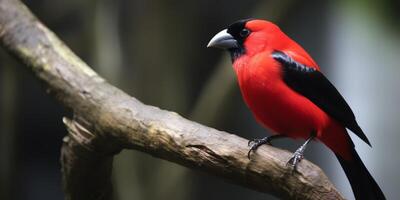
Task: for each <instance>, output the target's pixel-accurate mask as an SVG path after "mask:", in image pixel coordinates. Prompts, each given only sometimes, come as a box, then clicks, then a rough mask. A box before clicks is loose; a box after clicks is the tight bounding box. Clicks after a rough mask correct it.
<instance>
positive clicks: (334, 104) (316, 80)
mask: <svg viewBox="0 0 400 200" xmlns="http://www.w3.org/2000/svg"><path fill="white" fill-rule="evenodd" d="M272 57H273V58H274V59H275V60H277V61H278V62H280V63H281V64H282V66H283V70H284V75H283V79H284V81H285V83H286V84H287V85H288V86H289V87H290V88H292V89H293V90H294V91H296V92H298V93H300V94H301V95H303V96H304V97H306V98H308V99H309V100H310V101H312V102H313V103H314V104H315V105H317V106H318V107H319V108H321V109H322V110H323V111H324V112H325V113H327V114H328V115H329V116H331V117H332V118H334V119H335V120H336V121H338V122H339V123H341V124H342V125H343V126H345V127H346V128H348V129H350V130H351V131H352V132H353V133H355V134H356V135H357V136H358V137H360V138H361V139H362V140H363V141H364V142H366V143H367V144H368V145H370V146H371V143H370V142H369V140H368V138H367V136H366V135H365V134H364V132H363V131H362V130H361V128H360V126H359V125H358V123H357V121H356V118H355V116H354V113H353V111H352V110H351V108H350V106H349V105H348V104H347V103H346V101H345V100H344V98H343V97H342V95H340V93H339V92H338V90H337V89H336V88H335V86H333V85H332V83H331V82H329V80H328V79H327V78H326V77H325V76H324V75H323V74H322V73H321V72H319V71H318V70H316V69H314V68H312V67H308V66H306V65H303V64H301V63H298V62H296V61H295V60H293V59H292V58H291V57H289V56H288V55H286V54H285V53H283V52H280V51H275V52H273V54H272Z"/></svg>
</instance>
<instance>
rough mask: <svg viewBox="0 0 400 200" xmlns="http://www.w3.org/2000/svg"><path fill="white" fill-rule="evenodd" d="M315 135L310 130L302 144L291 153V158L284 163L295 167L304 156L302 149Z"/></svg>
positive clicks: (304, 148)
mask: <svg viewBox="0 0 400 200" xmlns="http://www.w3.org/2000/svg"><path fill="white" fill-rule="evenodd" d="M315 137H316V134H315V133H314V132H312V133H311V134H310V137H309V138H308V139H307V140H306V141H305V142H304V144H302V145H301V146H300V147H299V148H298V149H297V150H296V151H295V152H294V154H293V156H292V158H290V160H289V161H288V162H287V163H286V165H290V166H291V167H293V169H296V167H297V164H299V162H300V161H301V160H302V159H303V158H304V151H305V150H306V148H307V145H308V143H310V141H311V140H313V139H314V138H315Z"/></svg>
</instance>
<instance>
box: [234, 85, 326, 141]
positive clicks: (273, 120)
mask: <svg viewBox="0 0 400 200" xmlns="http://www.w3.org/2000/svg"><path fill="white" fill-rule="evenodd" d="M241 91H242V93H243V97H244V99H245V101H246V103H247V105H248V106H249V108H250V110H251V111H252V112H253V114H254V115H255V117H256V119H257V121H258V122H260V123H261V124H262V125H263V126H265V127H267V128H269V129H271V130H272V131H274V132H275V133H277V134H284V135H287V136H290V137H294V138H308V137H309V135H310V133H311V132H312V131H315V132H316V133H317V134H320V133H321V131H322V130H323V129H324V127H326V125H327V123H329V117H328V116H327V115H326V114H325V112H323V111H322V110H321V109H320V108H318V107H317V106H316V105H315V104H314V103H312V102H311V101H310V100H308V99H307V98H305V97H304V96H302V95H300V94H298V93H297V92H295V91H293V90H291V89H290V88H289V87H288V86H287V85H286V84H285V83H284V82H279V81H277V82H274V83H269V84H255V83H251V82H250V83H247V84H242V85H241Z"/></svg>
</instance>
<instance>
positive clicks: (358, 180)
mask: <svg viewBox="0 0 400 200" xmlns="http://www.w3.org/2000/svg"><path fill="white" fill-rule="evenodd" d="M352 156H353V160H350V161H349V160H344V159H343V158H341V157H340V156H339V155H336V157H337V158H338V160H339V162H340V165H342V168H343V170H344V172H345V173H346V176H347V178H348V179H349V181H350V185H351V188H352V189H353V193H354V196H355V198H356V200H385V199H386V197H385V195H384V194H383V192H382V190H381V188H379V185H378V184H377V183H376V182H375V180H374V178H372V176H371V174H370V173H369V172H368V170H367V168H366V167H365V165H364V163H363V162H362V161H361V159H360V157H359V156H358V154H357V152H356V151H355V150H354V149H353V152H352Z"/></svg>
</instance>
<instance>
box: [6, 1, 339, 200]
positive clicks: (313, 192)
mask: <svg viewBox="0 0 400 200" xmlns="http://www.w3.org/2000/svg"><path fill="white" fill-rule="evenodd" d="M0 43H1V45H2V46H3V47H4V48H5V49H7V50H8V51H9V52H10V53H11V54H12V55H14V56H15V57H16V58H17V59H19V60H21V61H23V62H24V63H25V64H26V66H28V67H29V69H31V70H32V71H33V73H34V75H35V76H36V77H37V78H39V79H40V80H41V81H42V82H43V83H44V85H45V87H47V92H49V93H50V94H52V95H54V96H55V98H56V99H57V100H58V101H59V102H61V103H62V104H63V105H64V106H65V107H67V108H69V109H71V110H72V111H73V113H74V118H73V119H72V120H68V119H65V120H64V122H65V124H66V125H67V128H68V130H69V136H67V137H66V139H65V140H64V145H63V150H62V159H61V162H62V165H63V178H64V179H63V181H64V190H65V195H66V199H111V196H112V195H111V182H110V174H111V166H112V157H113V155H115V154H116V153H118V152H119V151H120V150H121V149H123V148H127V149H135V150H139V151H142V152H146V153H148V154H151V155H153V156H155V157H159V158H161V159H165V160H169V161H171V162H175V163H178V164H181V165H184V166H186V167H189V168H192V169H198V170H201V171H204V172H207V173H210V174H213V175H215V176H218V177H221V178H223V179H225V180H228V181H231V182H233V183H236V184H240V185H243V186H245V187H248V188H251V189H254V190H257V191H261V192H267V193H271V194H273V195H276V196H278V197H280V198H283V199H343V197H342V196H341V195H340V194H339V192H338V191H337V190H336V189H335V187H334V186H333V185H332V183H331V182H330V181H329V180H328V178H327V177H326V175H325V174H324V173H323V172H322V170H321V169H320V168H318V167H317V166H316V165H314V164H312V163H311V162H309V161H307V160H303V161H302V162H301V163H300V164H299V166H298V167H297V170H295V171H292V168H290V167H286V162H287V161H288V160H289V158H290V157H291V155H292V154H291V153H289V152H288V151H285V150H280V149H277V148H274V147H271V146H265V145H264V146H262V147H260V148H259V149H258V150H257V152H256V153H255V154H253V156H252V159H251V160H249V159H248V158H247V151H248V150H249V147H248V146H247V140H245V139H243V138H240V137H238V136H236V135H232V134H229V133H226V132H223V131H218V130H215V129H213V128H209V127H206V126H203V125H200V124H198V123H196V122H192V121H189V120H187V119H184V118H182V117H181V116H179V115H178V114H176V113H174V112H168V111H164V110H161V109H159V108H156V107H153V106H148V105H144V104H143V103H141V102H140V101H138V100H137V99H135V98H133V97H131V96H129V95H127V94H126V93H124V92H123V91H121V90H119V89H118V88H115V87H114V86H112V85H110V84H109V83H107V82H106V81H105V80H104V79H103V78H101V77H100V76H98V75H97V74H96V73H95V72H94V71H93V70H92V69H91V68H89V66H87V65H86V64H85V63H84V62H83V61H82V60H81V59H80V58H78V57H77V56H76V55H75V54H74V53H73V52H72V51H71V50H70V49H68V47H66V46H65V45H64V44H63V43H62V42H61V41H60V40H59V39H58V38H57V37H56V36H55V34H54V33H52V32H51V31H50V30H48V29H47V28H46V27H45V26H44V25H43V24H42V23H41V22H39V20H38V19H37V18H36V17H34V16H33V15H32V14H31V12H30V11H29V10H28V9H27V8H26V7H25V6H24V5H23V4H22V3H21V2H20V1H18V0H0Z"/></svg>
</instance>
